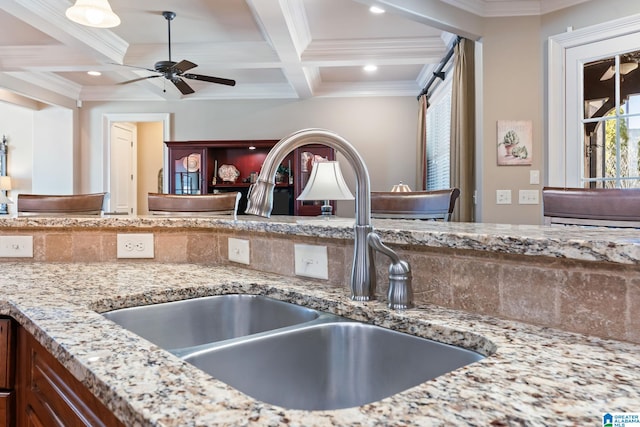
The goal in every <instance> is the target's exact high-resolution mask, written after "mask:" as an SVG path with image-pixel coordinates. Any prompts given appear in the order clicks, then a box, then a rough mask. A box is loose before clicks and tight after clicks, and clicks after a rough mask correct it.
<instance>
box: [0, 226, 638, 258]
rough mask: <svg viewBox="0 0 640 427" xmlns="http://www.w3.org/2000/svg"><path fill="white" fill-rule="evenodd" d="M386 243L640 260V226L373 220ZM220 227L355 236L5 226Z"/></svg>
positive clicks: (325, 229)
mask: <svg viewBox="0 0 640 427" xmlns="http://www.w3.org/2000/svg"><path fill="white" fill-rule="evenodd" d="M372 224H373V227H374V229H375V230H376V231H377V232H378V233H379V234H380V236H381V237H382V239H383V241H384V242H385V243H393V244H406V245H418V246H428V247H434V248H442V247H444V248H451V249H468V250H476V251H489V252H497V253H504V254H517V255H538V256H548V257H553V258H564V259H573V260H580V261H604V262H613V263H621V264H633V265H637V264H640V230H638V229H609V228H597V227H592V228H585V227H577V226H567V227H562V226H554V227H550V226H538V225H509V224H483V223H455V222H435V221H420V220H383V219H379V220H373V222H372ZM154 227H161V228H184V229H189V228H218V229H228V230H237V231H251V232H269V233H277V234H295V235H299V236H311V237H329V238H337V239H353V219H339V220H337V221H324V220H321V219H309V218H308V217H288V216H273V217H271V218H261V217H255V216H249V215H247V216H240V217H239V219H238V220H237V221H234V220H231V219H229V217H228V216H226V217H225V216H220V217H212V218H163V217H150V216H148V217H144V216H141V217H102V218H35V217H32V218H29V217H20V218H15V217H13V218H12V217H5V218H0V229H2V228H6V229H8V230H11V229H21V230H24V229H36V230H46V229H49V228H73V229H98V228H99V229H109V228H135V229H139V230H144V229H150V228H154Z"/></svg>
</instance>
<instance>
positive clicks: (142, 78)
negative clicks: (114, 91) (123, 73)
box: [116, 75, 162, 85]
mask: <svg viewBox="0 0 640 427" xmlns="http://www.w3.org/2000/svg"><path fill="white" fill-rule="evenodd" d="M156 77H162V76H161V75H157V76H147V77H138V78H137V79H133V80H127V81H126V82H120V83H116V84H119V85H126V84H127V83H133V82H139V81H140V80H147V79H155V78H156Z"/></svg>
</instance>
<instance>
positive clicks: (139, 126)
mask: <svg viewBox="0 0 640 427" xmlns="http://www.w3.org/2000/svg"><path fill="white" fill-rule="evenodd" d="M169 119H170V115H169V113H149V114H146V113H131V114H126V113H125V114H105V115H104V117H103V141H104V142H103V144H104V153H103V159H104V168H103V171H104V177H103V187H104V191H106V192H108V193H109V197H108V199H107V201H106V206H105V212H106V213H108V214H110V215H145V214H147V213H148V208H147V197H146V195H147V193H149V192H166V191H167V184H166V182H163V181H166V180H163V179H162V175H163V171H164V170H166V164H167V163H166V162H167V151H166V146H165V145H164V141H166V140H168V139H169V135H170V127H169V126H170V123H169ZM123 129H124V130H123ZM126 129H131V132H133V133H134V135H131V136H127V135H123V134H122V133H123V132H125V133H126ZM127 138H129V141H130V142H129V143H128V148H127V146H126V144H125V143H124V142H125V141H124V140H126V139H127ZM120 139H123V141H120ZM120 142H123V143H122V144H120ZM129 159H130V160H129ZM129 162H130V164H131V166H130V167H128V166H127V165H128V164H129Z"/></svg>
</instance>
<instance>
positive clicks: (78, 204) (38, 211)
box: [17, 193, 107, 216]
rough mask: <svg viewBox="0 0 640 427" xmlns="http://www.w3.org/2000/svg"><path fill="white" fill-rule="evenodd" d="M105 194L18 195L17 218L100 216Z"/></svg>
mask: <svg viewBox="0 0 640 427" xmlns="http://www.w3.org/2000/svg"><path fill="white" fill-rule="evenodd" d="M106 194H107V193H92V194H65V195H59V194H18V199H17V200H18V201H17V211H18V216H100V215H102V212H103V205H104V199H105V196H106Z"/></svg>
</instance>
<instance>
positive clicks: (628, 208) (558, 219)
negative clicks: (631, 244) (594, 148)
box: [542, 187, 640, 228]
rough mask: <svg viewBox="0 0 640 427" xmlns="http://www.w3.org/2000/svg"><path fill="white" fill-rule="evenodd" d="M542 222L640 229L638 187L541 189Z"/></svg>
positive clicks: (639, 189)
mask: <svg viewBox="0 0 640 427" xmlns="http://www.w3.org/2000/svg"><path fill="white" fill-rule="evenodd" d="M542 206H543V208H542V211H543V217H544V224H545V225H554V224H562V225H590V226H604V227H625V228H640V188H628V189H626V188H625V189H623V188H560V187H544V188H543V189H542Z"/></svg>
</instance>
